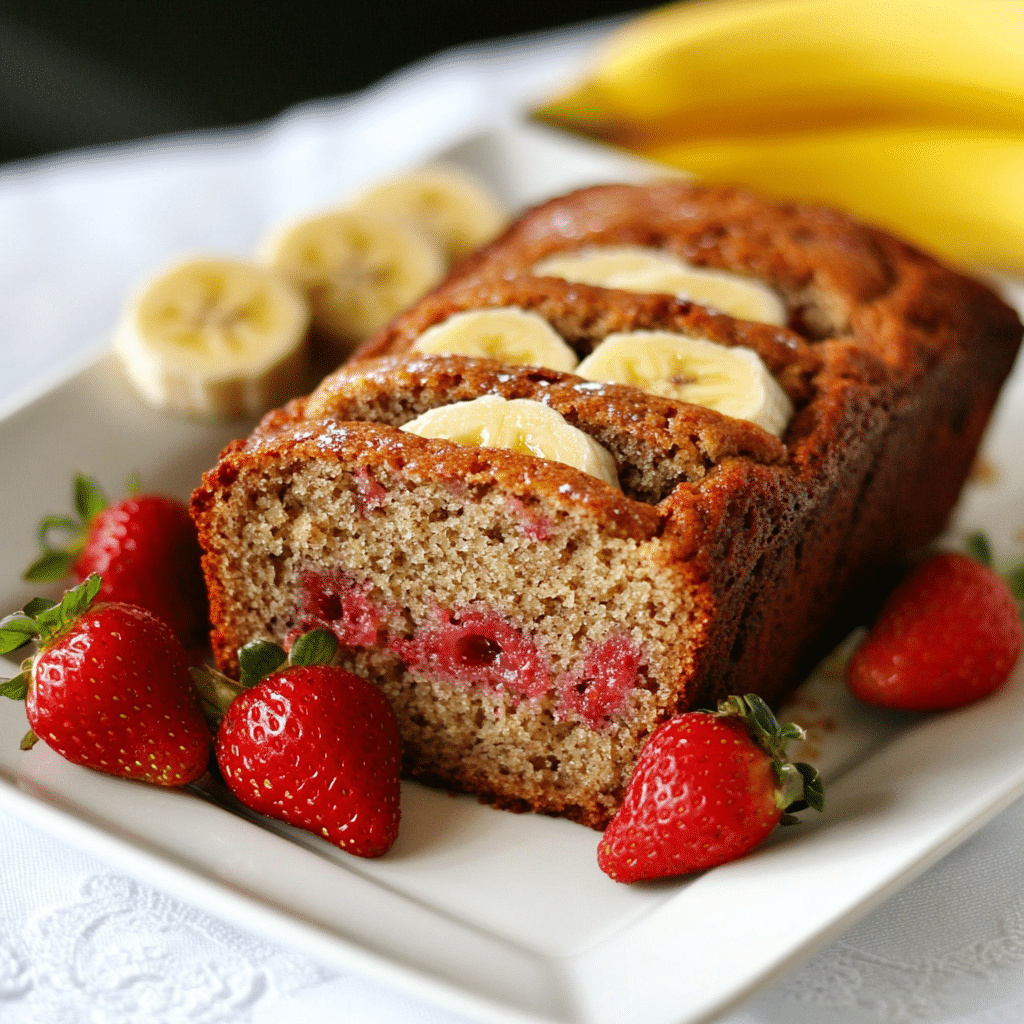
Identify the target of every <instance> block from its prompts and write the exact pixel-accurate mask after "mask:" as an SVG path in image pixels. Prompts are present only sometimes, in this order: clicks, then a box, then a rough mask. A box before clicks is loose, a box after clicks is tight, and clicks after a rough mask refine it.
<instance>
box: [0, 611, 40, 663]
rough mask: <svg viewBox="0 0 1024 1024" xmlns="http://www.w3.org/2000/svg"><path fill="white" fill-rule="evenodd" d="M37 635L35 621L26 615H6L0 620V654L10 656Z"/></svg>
mask: <svg viewBox="0 0 1024 1024" xmlns="http://www.w3.org/2000/svg"><path fill="white" fill-rule="evenodd" d="M38 635H39V626H38V625H36V620H35V619H33V618H30V617H29V616H27V615H22V614H15V615H8V616H7V618H6V619H2V620H0V654H10V653H11V651H16V650H17V649H18V648H19V647H24V646H25V644H27V643H30V642H31V641H32V640H35V638H36V637H37V636H38Z"/></svg>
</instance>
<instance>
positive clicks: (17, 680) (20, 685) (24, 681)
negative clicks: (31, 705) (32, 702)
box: [0, 672, 29, 700]
mask: <svg viewBox="0 0 1024 1024" xmlns="http://www.w3.org/2000/svg"><path fill="white" fill-rule="evenodd" d="M28 679H29V673H28V672H19V673H18V674H17V675H16V676H14V678H13V679H0V694H3V695H4V696H5V697H10V698H11V700H24V699H25V697H26V695H27V694H28Z"/></svg>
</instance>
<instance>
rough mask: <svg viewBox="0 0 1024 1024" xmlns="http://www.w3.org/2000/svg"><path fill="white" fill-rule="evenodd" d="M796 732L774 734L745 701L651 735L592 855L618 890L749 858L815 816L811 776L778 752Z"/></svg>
mask: <svg viewBox="0 0 1024 1024" xmlns="http://www.w3.org/2000/svg"><path fill="white" fill-rule="evenodd" d="M802 737H803V730H802V729H801V728H800V727H799V726H797V725H793V724H792V723H789V724H787V725H781V726H780V725H779V723H778V721H776V719H775V716H774V715H773V714H772V713H771V711H770V710H769V708H768V706H767V705H766V704H765V703H764V701H763V700H761V698H760V697H757V696H755V695H753V694H748V695H747V696H746V697H729V698H727V699H726V700H724V701H722V702H721V703H720V704H719V705H718V710H717V711H691V712H688V713H687V714H683V715H678V716H677V717H675V718H673V719H671V720H669V721H668V722H665V723H664V724H663V725H661V726H659V727H658V728H657V729H656V730H655V731H654V733H653V734H652V735H651V738H650V739H649V740H648V742H647V745H646V746H645V747H644V748H643V750H642V751H641V752H640V757H639V758H638V760H637V764H636V768H635V769H634V771H633V776H632V778H631V779H630V780H629V785H628V786H627V788H626V795H625V797H624V798H623V801H622V805H621V806H620V808H619V811H618V813H617V814H616V815H615V817H614V818H613V819H612V821H611V824H609V826H608V828H607V829H606V830H605V833H604V837H603V838H602V840H601V843H600V845H599V846H598V851H597V862H598V864H599V865H600V867H601V870H602V871H604V872H605V873H606V874H608V875H610V876H611V877H612V878H614V879H615V880H616V881H617V882H637V881H640V880H642V879H651V878H665V877H670V876H673V875H684V874H687V873H688V872H691V871H700V870H701V869H703V868H712V867H716V866H717V865H719V864H724V863H726V862H727V861H731V860H735V859H736V858H737V857H741V856H742V855H743V854H745V853H747V852H748V851H749V850H752V849H753V848H754V847H755V846H757V844H758V843H760V842H761V841H762V840H763V839H764V838H765V837H766V836H767V835H768V834H769V833H770V832H771V831H772V830H773V829H774V828H775V826H776V825H778V824H779V822H780V821H782V822H783V823H784V824H791V823H792V822H793V821H795V819H793V818H792V817H791V815H792V813H793V812H795V811H798V810H802V809H803V808H805V807H813V808H814V809H815V810H819V811H820V810H821V809H822V807H823V805H824V794H823V791H822V787H821V781H820V779H819V777H818V773H817V771H816V770H815V769H814V768H812V767H811V766H810V765H808V764H791V763H790V762H788V761H787V760H786V757H785V748H786V744H787V742H788V741H789V740H791V739H799V738H802Z"/></svg>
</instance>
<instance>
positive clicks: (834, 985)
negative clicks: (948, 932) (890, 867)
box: [781, 898, 1024, 1024]
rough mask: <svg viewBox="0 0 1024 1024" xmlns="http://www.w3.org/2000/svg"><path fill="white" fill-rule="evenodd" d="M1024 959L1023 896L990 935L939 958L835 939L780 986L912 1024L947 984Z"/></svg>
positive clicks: (934, 1011)
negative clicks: (892, 953) (898, 954)
mask: <svg viewBox="0 0 1024 1024" xmlns="http://www.w3.org/2000/svg"><path fill="white" fill-rule="evenodd" d="M1022 963H1024V898H1021V899H1018V900H1016V901H1014V902H1012V903H1011V904H1010V905H1009V906H1008V907H1007V908H1006V910H1005V911H1004V913H1003V914H1002V916H1001V918H1000V920H999V924H998V928H997V930H996V934H995V936H994V937H993V938H990V939H984V940H981V941H978V942H973V943H970V944H968V945H965V946H961V947H959V948H956V949H953V950H950V951H949V952H948V953H945V954H943V955H941V956H922V957H918V958H912V959H907V960H897V959H895V958H891V957H886V956H883V955H879V954H877V953H872V952H868V951H866V950H863V949H860V948H858V947H857V946H855V945H853V944H852V943H850V942H848V941H846V940H842V939H841V940H839V941H838V942H835V943H833V945H832V946H830V947H829V949H828V951H827V952H826V953H825V954H822V955H821V956H819V957H817V958H815V959H814V960H812V961H811V962H810V963H809V964H807V965H806V966H804V967H803V968H801V969H800V970H798V971H797V972H796V973H795V974H794V975H793V976H792V977H791V978H790V979H789V980H788V981H787V982H785V983H784V984H783V986H782V992H781V994H782V995H783V996H784V997H785V998H787V999H793V1000H797V1001H800V1002H803V1003H810V1004H814V1005H817V1006H819V1007H821V1008H823V1009H825V1008H827V1009H829V1010H842V1009H857V1010H860V1011H867V1012H869V1013H870V1014H871V1015H872V1017H873V1018H874V1019H877V1020H881V1021H886V1022H887V1024H914V1022H918V1021H922V1020H927V1019H930V1018H933V1017H935V1016H936V1015H938V1014H940V1013H942V1012H943V1011H944V1010H946V1009H947V1001H946V995H947V993H948V992H949V990H950V987H951V986H952V985H954V984H955V983H957V982H962V981H965V980H972V979H973V980H977V981H984V980H994V979H996V978H998V977H1000V975H1001V974H1003V973H1004V972H1006V971H1007V969H1014V968H1019V965H1020V964H1022Z"/></svg>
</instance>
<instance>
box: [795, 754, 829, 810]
mask: <svg viewBox="0 0 1024 1024" xmlns="http://www.w3.org/2000/svg"><path fill="white" fill-rule="evenodd" d="M793 767H794V768H795V769H796V770H797V771H798V772H799V773H800V774H801V775H802V776H803V779H804V800H805V801H807V806H808V807H810V808H811V810H813V811H819V812H820V811H823V810H824V809H825V785H824V783H823V782H822V781H821V776H820V775H819V774H818V769H817V768H815V767H814V765H812V764H807V762H806V761H797V762H796V764H794V765H793ZM786 809H787V810H789V808H786Z"/></svg>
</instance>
